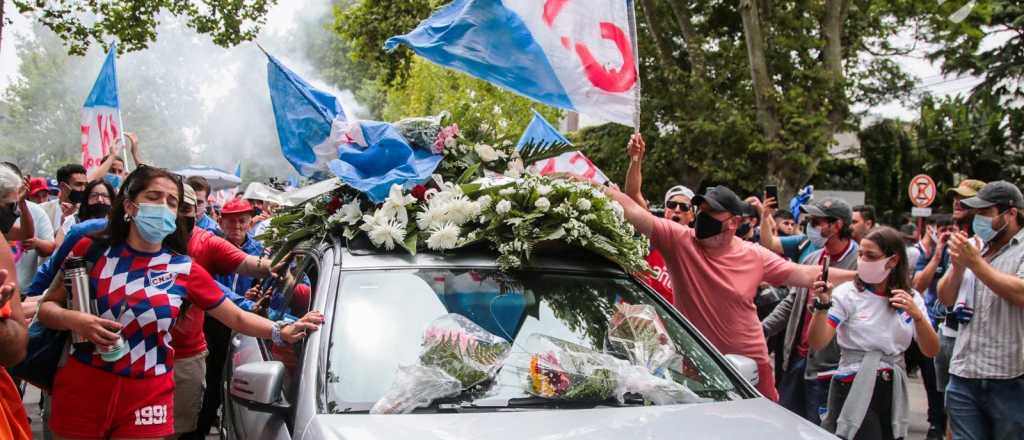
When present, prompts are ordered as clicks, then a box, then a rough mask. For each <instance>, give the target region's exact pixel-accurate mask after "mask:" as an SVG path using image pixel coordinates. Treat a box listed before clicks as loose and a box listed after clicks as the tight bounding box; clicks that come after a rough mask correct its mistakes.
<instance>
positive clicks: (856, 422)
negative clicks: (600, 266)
mask: <svg viewBox="0 0 1024 440" xmlns="http://www.w3.org/2000/svg"><path fill="white" fill-rule="evenodd" d="M627 152H628V154H629V157H630V166H629V169H628V171H627V178H626V182H625V183H626V184H625V188H624V190H623V191H619V190H618V189H616V188H614V187H611V188H607V187H602V190H603V191H604V192H605V193H606V194H607V195H608V196H609V197H611V198H612V199H614V200H616V201H618V202H619V203H620V204H622V206H623V207H624V208H625V215H626V219H627V220H628V221H629V222H630V223H631V224H632V225H633V226H635V227H636V229H637V230H638V231H639V232H640V233H642V234H644V235H646V236H647V237H649V238H650V240H651V245H652V249H651V254H650V256H649V258H648V261H649V263H650V264H651V266H652V267H653V274H654V275H652V276H649V277H647V279H646V281H647V282H648V284H650V285H651V287H652V288H653V289H655V290H657V291H658V292H660V293H662V295H664V296H665V298H666V299H667V300H668V301H670V302H671V303H672V304H674V305H675V306H676V307H677V308H678V309H679V310H680V311H681V312H682V313H683V314H684V315H685V316H686V317H687V318H688V319H689V320H690V321H692V322H693V324H694V325H695V326H696V327H697V328H698V329H699V330H700V331H701V332H702V333H703V334H704V335H705V336H707V337H708V339H709V340H710V341H711V342H712V343H713V344H714V345H715V346H716V347H717V348H718V349H719V350H721V351H722V352H723V353H735V354H742V355H745V356H747V357H750V358H752V359H754V360H755V361H756V362H757V364H758V370H759V377H760V379H759V382H758V384H757V387H758V389H759V390H760V391H761V393H762V394H764V395H765V396H766V397H768V398H770V399H773V400H777V401H778V402H779V404H780V405H782V406H784V407H785V408H787V409H788V410H790V411H792V412H794V413H796V414H798V415H800V416H801V417H803V418H805V419H806V420H808V421H810V422H812V423H815V424H818V425H820V426H822V427H824V428H825V429H827V430H829V431H830V432H833V433H835V434H836V435H838V436H839V437H841V438H844V439H897V438H906V437H907V434H908V429H909V422H910V415H909V411H908V408H909V397H908V386H910V383H908V377H909V374H911V373H908V371H910V370H914V371H916V374H919V375H920V376H921V379H922V382H923V383H924V387H925V392H926V394H927V396H928V399H927V401H928V411H927V417H928V424H929V426H930V427H929V430H928V432H927V438H929V439H941V438H953V439H958V440H959V439H972V440H973V439H1010V438H1024V411H1021V409H1022V407H1021V404H1022V403H1024V399H1022V398H1021V396H1022V395H1024V394H1022V392H1024V279H1022V278H1024V243H1022V241H1024V232H1022V226H1024V196H1022V195H1021V191H1020V189H1019V188H1018V187H1017V186H1015V185H1013V184H1011V183H1009V182H1005V181H997V182H989V183H985V182H980V181H978V180H973V179H964V180H963V181H961V182H959V184H958V186H957V187H955V188H953V189H951V190H950V191H948V193H947V196H948V198H949V203H950V205H949V208H950V211H951V212H952V214H937V215H934V216H931V217H929V218H927V219H924V220H923V221H921V222H920V223H921V225H922V226H921V227H919V226H917V225H915V222H914V221H913V220H911V219H906V220H905V221H904V224H903V225H901V226H900V227H899V228H898V229H897V228H893V227H890V226H885V225H882V224H880V223H879V219H878V218H877V216H876V213H875V210H874V209H873V208H872V207H871V206H868V205H859V206H852V207H851V206H850V204H848V203H847V202H845V201H843V200H841V199H838V198H823V199H821V200H814V201H812V202H811V203H808V204H804V205H801V206H800V207H799V212H787V211H785V210H780V209H778V208H777V206H778V203H777V201H776V200H774V199H772V198H770V197H767V194H763V195H761V196H752V197H749V198H747V199H745V200H744V199H741V198H740V197H739V196H737V195H736V194H735V193H734V192H733V191H731V190H730V189H729V188H726V187H722V186H715V187H710V188H708V189H707V190H706V191H705V192H704V193H703V194H695V193H694V192H693V191H692V190H690V189H688V188H686V187H683V186H675V187H672V188H670V189H669V190H668V191H667V192H666V194H665V200H664V203H665V206H664V211H662V212H661V215H660V216H659V215H658V213H655V212H652V211H650V210H649V209H648V206H647V202H646V200H644V198H643V196H642V192H641V183H642V180H643V179H642V164H643V157H644V152H645V144H644V141H643V138H642V136H640V135H634V136H633V138H632V139H630V142H629V145H628V148H627ZM797 214H798V215H797ZM795 215H797V216H796V217H794V216H795ZM826 268H827V272H826Z"/></svg>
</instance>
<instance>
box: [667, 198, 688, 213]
mask: <svg viewBox="0 0 1024 440" xmlns="http://www.w3.org/2000/svg"><path fill="white" fill-rule="evenodd" d="M665 207H666V208H668V209H678V210H680V211H683V212H688V211H689V210H690V204H689V203H686V202H673V201H671V200H669V201H667V202H665Z"/></svg>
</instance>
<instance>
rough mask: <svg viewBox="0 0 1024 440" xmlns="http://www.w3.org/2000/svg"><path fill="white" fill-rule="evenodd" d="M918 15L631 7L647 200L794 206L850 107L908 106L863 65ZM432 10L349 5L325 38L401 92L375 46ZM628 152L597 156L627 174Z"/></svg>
mask: <svg viewBox="0 0 1024 440" xmlns="http://www.w3.org/2000/svg"><path fill="white" fill-rule="evenodd" d="M924 2H926V1H925V0H908V1H906V2H894V3H885V4H879V3H877V2H871V1H870V0H828V1H826V2H823V3H819V2H810V1H792V2H768V1H764V0H743V1H740V2H738V3H737V2H718V1H712V0H640V1H638V2H637V15H638V20H639V23H638V31H639V33H640V38H639V42H638V43H639V46H640V57H639V62H640V65H641V69H640V70H641V77H642V82H643V84H644V87H645V93H644V95H643V114H642V119H641V130H642V132H643V133H644V134H645V137H646V138H647V139H648V144H649V145H657V147H654V148H652V151H651V154H650V157H649V158H648V161H649V162H651V163H649V164H648V166H647V167H645V168H647V169H657V170H659V171H660V170H670V171H668V173H671V175H668V174H666V177H665V180H664V181H649V182H648V185H645V186H647V187H649V188H650V189H651V190H652V191H654V190H663V189H664V187H665V185H668V184H669V182H689V183H690V184H691V186H699V185H696V184H693V183H694V182H698V183H699V182H704V181H715V182H723V183H727V184H729V185H732V186H734V187H737V189H739V190H742V191H746V192H750V193H754V192H758V191H759V189H760V188H761V187H762V185H763V184H764V183H765V182H766V181H774V183H777V184H778V185H780V189H781V190H782V195H783V197H787V196H788V195H791V194H792V193H793V192H794V191H795V190H796V189H797V188H799V187H800V186H801V185H803V184H804V183H805V182H807V181H808V180H809V179H810V178H811V176H813V175H814V173H815V170H816V168H817V165H818V163H819V162H820V161H821V160H822V159H823V158H825V157H827V155H828V147H829V145H830V144H832V143H833V135H834V134H835V133H836V132H837V131H839V130H842V129H847V128H850V127H851V126H853V125H854V124H853V123H854V122H856V121H855V117H854V116H853V115H851V114H850V112H849V110H848V109H849V108H850V107H851V106H852V105H854V104H867V105H873V104H877V103H880V102H885V101H888V100H892V99H901V98H906V97H907V96H909V93H910V91H911V89H912V83H913V82H912V81H911V80H910V78H909V76H908V75H907V74H906V73H904V72H903V71H902V70H900V69H899V67H898V66H897V65H896V64H895V63H894V62H892V61H891V60H889V59H886V58H885V57H872V56H871V54H872V53H875V54H884V53H889V52H893V51H894V50H895V49H896V48H894V47H893V46H892V45H891V44H890V43H889V41H890V39H892V37H894V36H895V35H896V34H897V33H898V32H899V31H900V30H901V29H903V28H904V23H906V19H907V18H908V17H909V18H914V17H916V16H917V14H919V9H920V8H919V5H918V3H924ZM441 3H446V2H444V1H436V0H412V1H408V0H403V1H399V0H378V1H373V2H370V1H365V0H362V1H354V2H352V4H351V7H348V8H344V9H339V10H338V11H337V12H336V15H337V17H338V19H337V21H336V28H337V30H338V31H339V34H340V35H341V36H342V38H344V39H345V40H347V41H348V43H349V44H350V45H351V48H352V56H353V57H354V58H355V59H357V60H360V61H364V62H367V63H370V64H373V65H374V66H375V67H374V69H379V70H380V71H381V72H382V73H381V76H380V78H382V81H383V83H384V84H385V85H388V86H391V85H394V84H401V83H402V82H403V81H405V80H406V79H407V78H408V76H409V74H410V72H412V71H414V70H415V69H414V64H413V63H412V62H411V61H410V60H409V59H410V57H412V52H411V51H409V50H408V49H405V48H402V49H398V50H397V51H395V52H392V53H384V51H383V50H382V49H381V48H382V46H383V43H384V41H385V40H386V39H387V38H388V37H390V36H393V35H397V34H402V33H405V32H408V31H409V30H410V29H412V28H414V27H415V26H416V24H417V23H418V22H419V20H422V19H424V18H426V17H427V16H428V15H429V13H430V11H432V10H433V9H434V8H436V7H437V6H440V4H441ZM737 4H738V5H739V8H737ZM611 131H614V130H611ZM582 134H585V133H581V135H582ZM586 134H591V135H599V136H603V134H604V132H599V131H593V130H591V131H587V132H586ZM627 139H628V136H623V138H622V139H618V140H616V141H614V142H613V141H611V140H605V142H607V143H606V144H602V145H603V146H605V147H606V148H610V149H612V150H610V151H618V152H619V153H618V154H619V160H621V161H625V154H624V150H625V144H626V141H627ZM582 141H583V142H584V143H588V142H586V140H585V139H584V140H582ZM595 154H597V153H595ZM652 174H658V173H652Z"/></svg>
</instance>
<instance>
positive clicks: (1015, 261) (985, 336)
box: [949, 230, 1024, 379]
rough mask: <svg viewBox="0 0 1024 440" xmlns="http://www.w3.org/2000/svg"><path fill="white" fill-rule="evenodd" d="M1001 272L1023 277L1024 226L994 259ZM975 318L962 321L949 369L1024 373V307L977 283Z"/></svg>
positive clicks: (979, 375)
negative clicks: (967, 321)
mask: <svg viewBox="0 0 1024 440" xmlns="http://www.w3.org/2000/svg"><path fill="white" fill-rule="evenodd" d="M989 264H991V265H992V267H993V268H995V269H996V270H998V271H999V272H1002V273H1007V274H1014V275H1016V276H1017V277H1019V278H1024V230H1022V231H1020V232H1018V233H1017V235H1016V236H1014V237H1013V238H1012V239H1010V241H1009V242H1008V243H1007V244H1006V245H1005V246H1003V248H1002V249H1000V250H999V251H998V252H996V253H995V254H994V255H993V257H992V259H991V262H990V263H989ZM973 290H974V292H973V299H972V300H971V301H970V302H971V303H972V304H973V306H974V318H973V319H971V322H970V323H968V324H960V335H959V337H958V338H957V340H956V346H954V348H953V359H952V361H951V362H950V367H949V372H950V374H954V375H956V376H959V377H963V378H967V379H1013V378H1016V377H1020V376H1024V307H1020V306H1016V305H1014V304H1011V303H1010V302H1009V301H1007V300H1006V299H1003V298H1002V297H1000V296H999V295H996V293H995V292H993V291H992V289H990V288H989V287H988V286H986V285H985V283H983V282H981V280H977V281H976V282H975V283H974V289H973Z"/></svg>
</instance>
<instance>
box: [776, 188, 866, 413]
mask: <svg viewBox="0 0 1024 440" xmlns="http://www.w3.org/2000/svg"><path fill="white" fill-rule="evenodd" d="M800 210H801V211H803V213H804V215H805V216H807V217H808V218H810V227H811V228H812V229H814V231H815V232H813V233H812V234H811V235H813V236H814V237H820V240H821V241H822V243H821V245H822V248H821V249H819V250H817V251H814V252H813V253H811V254H810V255H808V256H807V257H805V258H804V259H803V261H801V262H800V263H801V264H805V265H812V266H815V267H818V266H820V265H821V264H822V262H823V261H824V258H825V256H826V255H828V258H829V259H830V262H831V266H832V267H837V268H840V269H847V270H857V243H856V242H854V241H853V239H852V235H853V234H852V229H851V227H850V224H851V219H852V218H853V210H852V209H850V205H848V204H846V202H844V201H842V200H839V199H824V200H821V201H820V202H817V203H814V204H812V205H802V206H801V207H800ZM816 239H817V238H816ZM813 302H814V295H812V294H809V291H808V289H806V288H798V289H794V292H793V293H791V294H790V295H789V296H787V297H786V298H785V299H783V300H782V302H781V303H780V304H779V306H778V307H776V308H775V310H774V311H772V314H771V315H769V316H768V317H767V318H765V320H764V321H763V322H762V323H761V324H762V326H763V327H764V334H765V337H771V336H773V335H775V334H777V333H779V332H781V331H782V330H783V329H784V330H785V331H786V333H785V334H786V339H785V344H784V351H783V352H782V365H780V366H781V367H782V372H783V373H782V376H781V377H782V381H781V383H780V384H779V394H780V395H781V396H780V400H779V403H780V404H782V406H784V407H786V409H788V410H790V411H793V412H795V413H797V414H800V415H801V416H803V418H805V419H807V420H808V421H810V422H811V423H814V424H816V425H820V424H821V414H822V413H823V412H824V411H823V409H824V408H825V407H826V405H827V404H828V387H829V381H831V380H832V375H833V374H834V373H835V370H836V368H837V367H838V366H839V346H838V345H836V341H835V338H833V339H832V341H831V342H830V343H829V344H828V345H827V346H826V347H825V348H824V349H822V350H812V349H811V348H810V345H809V344H808V333H809V330H810V324H811V313H810V310H811V309H812V304H813Z"/></svg>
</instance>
